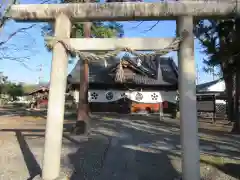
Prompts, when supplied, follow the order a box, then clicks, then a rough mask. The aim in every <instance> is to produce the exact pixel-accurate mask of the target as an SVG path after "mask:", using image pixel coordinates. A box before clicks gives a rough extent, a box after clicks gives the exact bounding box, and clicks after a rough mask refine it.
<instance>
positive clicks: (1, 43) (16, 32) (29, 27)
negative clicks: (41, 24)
mask: <svg viewBox="0 0 240 180" xmlns="http://www.w3.org/2000/svg"><path fill="white" fill-rule="evenodd" d="M35 25H36V24H32V25H31V26H28V27H23V28H20V29H18V30H17V31H15V32H13V33H11V34H10V35H9V36H8V38H7V39H6V40H5V41H2V42H0V46H2V45H3V44H5V43H7V42H8V41H9V40H11V39H12V38H13V37H14V36H15V35H17V34H18V33H21V32H24V31H26V30H28V29H31V28H32V27H34V26H35Z"/></svg>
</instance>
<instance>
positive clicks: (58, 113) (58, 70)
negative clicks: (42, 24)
mask: <svg viewBox="0 0 240 180" xmlns="http://www.w3.org/2000/svg"><path fill="white" fill-rule="evenodd" d="M54 29H55V36H56V37H57V38H70V33H71V21H70V19H69V18H68V17H67V16H66V15H65V14H63V13H61V14H59V15H58V16H57V17H56V20H55V28H54ZM67 66H68V54H67V52H66V49H65V48H64V46H63V45H62V44H61V43H56V44H55V45H54V47H53V58H52V67H51V80H50V91H49V102H48V111H47V125H46V133H45V146H44V154H43V166H42V167H43V171H42V178H43V179H44V180H45V179H46V180H52V179H56V178H57V177H58V176H59V172H60V160H61V150H62V134H63V122H64V104H65V92H66V81H67Z"/></svg>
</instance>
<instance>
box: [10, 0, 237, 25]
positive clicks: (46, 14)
mask: <svg viewBox="0 0 240 180" xmlns="http://www.w3.org/2000/svg"><path fill="white" fill-rule="evenodd" d="M239 4H240V0H226V1H217V0H213V1H205V0H198V1H177V2H175V1H174V2H168V1H167V2H158V3H143V2H124V3H84V4H83V3H79V4H77V3H75V4H74V3H71V4H41V5H40V4H38V5H36V4H21V5H13V6H12V7H11V9H10V11H9V13H8V16H9V17H10V18H13V19H15V20H20V21H51V20H54V19H55V17H56V16H57V15H58V14H59V13H60V12H63V13H65V14H67V15H68V16H69V17H71V18H72V20H73V21H81V22H83V21H128V20H167V19H172V20H175V19H176V17H177V16H185V15H191V16H197V17H200V18H209V17H211V18H212V17H229V16H235V15H238V14H239V12H240V5H239Z"/></svg>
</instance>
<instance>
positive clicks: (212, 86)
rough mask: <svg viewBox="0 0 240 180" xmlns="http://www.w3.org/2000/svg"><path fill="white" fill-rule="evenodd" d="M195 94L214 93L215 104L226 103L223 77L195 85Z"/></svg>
mask: <svg viewBox="0 0 240 180" xmlns="http://www.w3.org/2000/svg"><path fill="white" fill-rule="evenodd" d="M196 89H197V95H198V96H200V95H215V96H216V104H226V101H225V100H226V93H225V90H226V87H225V82H224V80H223V78H220V79H217V80H214V81H210V82H206V83H202V84H199V85H197V86H196Z"/></svg>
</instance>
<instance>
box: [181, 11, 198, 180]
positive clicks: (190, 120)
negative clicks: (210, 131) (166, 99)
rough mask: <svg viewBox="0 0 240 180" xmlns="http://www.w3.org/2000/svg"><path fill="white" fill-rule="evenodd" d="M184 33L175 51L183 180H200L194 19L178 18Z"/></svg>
mask: <svg viewBox="0 0 240 180" xmlns="http://www.w3.org/2000/svg"><path fill="white" fill-rule="evenodd" d="M184 32H186V33H187V37H186V38H184V39H183V41H182V42H181V43H180V48H179V51H178V66H179V80H178V81H179V92H180V121H181V126H180V128H181V147H182V171H183V180H200V154H199V140H198V122H197V106H196V83H195V80H196V68H195V60H194V35H193V17H191V16H183V17H179V18H178V20H177V34H178V35H179V36H181V35H182V34H183V33H184Z"/></svg>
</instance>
